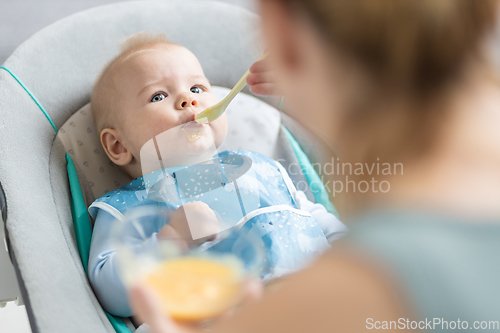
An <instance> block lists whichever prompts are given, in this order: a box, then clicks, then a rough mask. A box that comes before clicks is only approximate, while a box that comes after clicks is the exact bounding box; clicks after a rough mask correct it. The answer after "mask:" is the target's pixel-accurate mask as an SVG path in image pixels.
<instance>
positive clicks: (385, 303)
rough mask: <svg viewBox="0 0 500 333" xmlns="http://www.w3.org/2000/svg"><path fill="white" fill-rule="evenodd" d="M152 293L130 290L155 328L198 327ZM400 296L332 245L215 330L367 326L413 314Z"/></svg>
mask: <svg viewBox="0 0 500 333" xmlns="http://www.w3.org/2000/svg"><path fill="white" fill-rule="evenodd" d="M337 250H338V248H337ZM151 296H152V295H147V293H144V290H141V289H135V290H133V291H132V293H131V297H132V300H133V301H132V302H133V307H134V309H135V311H136V312H137V313H138V314H139V315H140V316H141V317H142V318H143V319H145V321H146V322H148V323H149V324H150V325H151V327H152V328H153V332H155V333H166V332H169V333H170V332H196V330H193V329H189V328H184V327H182V328H181V327H179V326H177V325H175V324H174V323H173V322H171V321H169V320H168V319H167V318H164V317H162V315H161V312H160V311H159V309H158V307H157V306H156V305H155V304H154V301H155V300H154V299H153V297H151ZM400 299H401V298H400V297H399V295H398V294H397V291H396V290H395V289H394V287H393V285H392V284H391V283H390V281H389V280H388V279H386V278H384V274H383V273H381V272H379V271H378V270H377V269H374V268H373V267H371V265H367V264H366V263H364V262H363V261H362V260H359V259H355V257H354V256H351V255H346V254H344V253H339V252H338V251H336V252H335V253H333V252H331V251H330V252H328V253H326V254H325V255H323V256H322V257H321V258H320V259H319V260H318V261H317V262H315V263H314V264H313V265H311V266H310V267H309V268H308V269H306V270H304V271H302V272H300V273H297V274H296V275H295V276H293V277H291V278H289V279H288V281H287V282H286V283H284V284H283V285H282V286H281V288H279V289H278V290H275V291H274V292H270V293H268V294H266V295H265V296H264V297H263V298H262V299H261V300H260V301H258V302H256V303H252V304H250V305H247V306H245V307H243V308H242V309H241V310H240V311H238V312H237V313H236V314H235V315H234V316H232V317H230V318H225V319H221V320H219V321H218V322H217V324H216V325H215V326H214V329H213V331H212V332H215V333H223V332H227V333H235V332H238V333H245V332H248V333H255V332H259V333H267V332H269V333H276V332H287V333H293V332H297V333H304V332H315V333H316V332H317V333H321V332H325V333H326V332H328V333H331V332H357V331H365V330H367V328H370V327H371V326H372V323H374V322H375V321H396V322H397V321H398V319H399V318H408V313H407V311H406V307H405V305H404V304H403V303H402V302H401V300H400ZM369 318H372V319H373V321H370V320H369ZM367 320H368V321H367ZM372 328H374V327H372Z"/></svg>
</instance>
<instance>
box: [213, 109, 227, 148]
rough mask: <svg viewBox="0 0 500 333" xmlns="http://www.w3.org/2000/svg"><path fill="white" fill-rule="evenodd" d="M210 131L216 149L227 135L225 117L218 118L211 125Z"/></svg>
mask: <svg viewBox="0 0 500 333" xmlns="http://www.w3.org/2000/svg"><path fill="white" fill-rule="evenodd" d="M211 129H212V133H213V137H214V141H215V145H216V146H217V147H218V146H220V145H221V144H222V142H223V141H224V139H225V138H226V134H227V117H226V115H225V114H223V115H222V116H220V117H219V119H217V120H215V121H214V122H212V123H211Z"/></svg>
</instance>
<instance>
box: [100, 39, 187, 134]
mask: <svg viewBox="0 0 500 333" xmlns="http://www.w3.org/2000/svg"><path fill="white" fill-rule="evenodd" d="M161 44H165V45H178V44H176V43H173V42H171V41H169V40H168V38H167V37H166V35H165V34H163V33H158V34H152V33H148V32H139V33H136V34H134V35H132V36H130V37H128V38H127V39H125V40H124V41H123V42H122V44H121V51H120V53H119V54H118V55H117V56H116V57H115V58H113V59H112V60H111V61H110V62H109V63H108V64H106V66H104V69H103V70H102V72H101V74H100V75H99V77H98V79H97V81H96V83H95V84H94V88H93V89H92V95H91V98H90V103H91V108H92V114H93V116H94V122H95V125H96V128H97V132H98V133H100V132H101V131H102V130H103V129H104V128H107V127H110V126H112V125H113V123H114V122H113V113H114V112H113V110H114V109H115V107H116V102H117V100H116V96H115V94H114V92H115V91H114V90H115V86H114V81H113V74H114V72H115V71H116V70H117V68H119V67H120V65H121V64H122V62H123V61H124V60H125V59H127V58H128V57H130V56H131V55H133V54H135V53H137V52H138V51H141V50H145V49H149V48H152V47H155V46H157V45H161Z"/></svg>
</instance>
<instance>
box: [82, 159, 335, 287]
mask: <svg viewBox="0 0 500 333" xmlns="http://www.w3.org/2000/svg"><path fill="white" fill-rule="evenodd" d="M296 193H297V191H296V189H295V187H294V185H293V183H292V181H291V180H290V178H289V177H288V174H287V173H286V171H285V170H284V168H283V167H282V166H281V165H280V164H279V163H278V162H276V161H274V160H272V159H270V158H268V157H266V156H264V155H261V154H259V153H256V152H252V151H246V150H231V151H224V152H222V153H219V154H218V155H216V156H215V158H213V159H212V161H211V162H210V163H207V164H197V165H190V166H177V167H168V168H164V169H160V170H156V171H154V172H151V173H149V174H146V175H144V176H143V177H139V178H137V179H135V180H133V181H132V182H130V183H129V184H127V185H125V186H123V187H121V188H118V189H116V190H114V191H111V192H108V193H107V194H105V195H104V196H102V197H100V198H99V199H97V200H96V201H94V203H93V204H92V205H91V206H90V208H89V213H90V215H91V216H92V217H93V218H94V219H95V218H96V215H97V212H98V209H103V210H105V211H107V212H108V213H110V214H111V215H113V216H114V217H115V218H117V219H124V215H123V214H125V212H126V211H127V210H129V209H132V208H134V207H138V206H144V205H154V206H159V207H161V208H163V209H165V208H167V209H169V210H170V209H171V210H172V211H173V210H175V209H177V208H179V207H180V206H182V205H184V204H186V203H188V202H192V201H202V202H204V203H206V204H207V205H208V206H209V207H210V208H211V209H212V210H213V211H214V213H215V214H216V216H217V219H218V220H219V222H220V223H221V231H223V230H226V229H230V228H233V229H235V228H240V229H239V230H240V231H239V232H243V233H252V234H253V235H258V238H260V242H261V244H260V246H261V247H265V249H266V251H267V254H266V260H265V267H264V268H263V270H262V272H261V276H262V277H263V278H264V279H266V280H267V279H272V278H277V277H280V276H283V275H286V274H289V273H292V272H294V271H296V270H298V269H300V268H303V267H304V265H306V264H307V263H308V262H310V261H311V260H312V259H314V258H315V257H317V256H318V255H319V254H321V253H322V252H323V251H324V250H326V249H328V248H329V245H328V242H327V240H326V238H325V235H324V233H323V231H322V230H321V228H320V226H319V225H318V223H316V221H315V220H314V218H313V217H312V216H311V214H310V213H309V212H307V211H304V210H301V209H300V207H299V205H298V204H297V202H296V200H295V199H294V197H295V195H296ZM125 216H126V215H125ZM156 231H157V230H156ZM191 232H192V236H193V238H194V239H196V238H199V237H203V236H206V235H197V234H196V230H192V229H191ZM233 244H234V239H232V240H229V239H228V240H222V241H220V242H218V243H217V244H215V245H214V247H218V250H221V249H222V250H224V249H225V250H227V251H231V247H232V246H233Z"/></svg>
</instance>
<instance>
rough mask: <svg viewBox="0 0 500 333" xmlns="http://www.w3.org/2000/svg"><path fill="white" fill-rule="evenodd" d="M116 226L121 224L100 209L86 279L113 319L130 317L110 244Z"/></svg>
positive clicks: (114, 250) (125, 293) (124, 290)
mask: <svg viewBox="0 0 500 333" xmlns="http://www.w3.org/2000/svg"><path fill="white" fill-rule="evenodd" d="M116 223H121V222H120V221H118V220H117V219H115V218H114V217H113V216H112V215H111V214H109V213H107V212H105V211H103V210H101V209H99V211H98V213H97V216H96V220H95V224H94V231H93V233H92V242H91V244H90V255H89V266H88V275H89V279H90V283H91V284H92V288H93V289H94V292H95V293H96V295H97V298H98V299H99V302H100V303H101V305H102V307H103V308H104V309H105V310H106V311H108V312H109V313H111V314H113V315H115V316H120V317H130V316H131V315H132V312H131V310H130V306H129V304H128V300H127V291H126V289H125V285H124V284H123V282H122V280H121V278H120V275H119V267H118V259H117V257H116V249H115V248H114V246H113V244H112V235H111V230H112V229H113V227H114V225H115V224H116Z"/></svg>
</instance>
